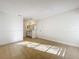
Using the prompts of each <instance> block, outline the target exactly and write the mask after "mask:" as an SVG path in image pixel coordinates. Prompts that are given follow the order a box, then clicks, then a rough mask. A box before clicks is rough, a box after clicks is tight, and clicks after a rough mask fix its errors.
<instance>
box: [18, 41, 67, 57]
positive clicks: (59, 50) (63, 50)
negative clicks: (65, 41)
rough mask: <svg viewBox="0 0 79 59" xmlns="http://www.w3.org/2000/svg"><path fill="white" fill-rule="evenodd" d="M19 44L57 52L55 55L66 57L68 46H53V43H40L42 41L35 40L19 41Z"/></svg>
mask: <svg viewBox="0 0 79 59" xmlns="http://www.w3.org/2000/svg"><path fill="white" fill-rule="evenodd" d="M17 45H22V46H26V47H29V48H32V49H35V50H39V51H43V52H47V53H51V54H55V55H58V56H62V57H64V56H65V53H66V48H61V47H58V46H52V45H46V44H40V43H35V42H29V41H26V42H20V43H17Z"/></svg>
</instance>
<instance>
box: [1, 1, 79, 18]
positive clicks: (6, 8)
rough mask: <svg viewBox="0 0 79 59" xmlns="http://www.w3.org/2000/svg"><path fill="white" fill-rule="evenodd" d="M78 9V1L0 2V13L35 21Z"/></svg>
mask: <svg viewBox="0 0 79 59" xmlns="http://www.w3.org/2000/svg"><path fill="white" fill-rule="evenodd" d="M78 7H79V0H0V12H6V13H11V14H16V15H22V16H25V17H33V18H37V19H41V18H45V17H47V16H51V15H56V14H59V13H62V12H64V11H69V10H72V9H75V8H78Z"/></svg>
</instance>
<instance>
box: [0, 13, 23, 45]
mask: <svg viewBox="0 0 79 59" xmlns="http://www.w3.org/2000/svg"><path fill="white" fill-rule="evenodd" d="M22 21H23V20H22V17H20V16H16V15H12V14H8V13H5V12H0V45H3V44H7V43H12V42H16V41H21V40H23V28H22V27H23V26H22V23H23V22H22Z"/></svg>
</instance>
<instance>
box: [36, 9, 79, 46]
mask: <svg viewBox="0 0 79 59" xmlns="http://www.w3.org/2000/svg"><path fill="white" fill-rule="evenodd" d="M37 34H38V37H41V38H45V39H48V40H51V41H57V42H61V43H64V44H69V45H73V46H77V47H79V9H77V10H73V11H69V12H65V13H62V14H59V15H55V16H51V17H48V18H46V19H43V20H40V21H39V23H38V33H37Z"/></svg>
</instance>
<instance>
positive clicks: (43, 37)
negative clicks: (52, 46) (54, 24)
mask: <svg viewBox="0 0 79 59" xmlns="http://www.w3.org/2000/svg"><path fill="white" fill-rule="evenodd" d="M38 38H42V39H46V40H49V39H53V38H50V37H47V36H42V35H38ZM50 41H54V42H59V43H62V44H65V45H69V46H73V47H78V48H79V45H77V44H74V43H68V42H64V41H58V40H54V39H53V40H50Z"/></svg>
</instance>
